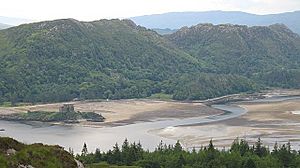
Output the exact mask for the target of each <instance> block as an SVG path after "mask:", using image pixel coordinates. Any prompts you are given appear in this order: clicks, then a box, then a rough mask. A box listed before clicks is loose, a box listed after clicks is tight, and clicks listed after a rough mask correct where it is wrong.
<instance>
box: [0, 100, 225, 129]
mask: <svg viewBox="0 0 300 168" xmlns="http://www.w3.org/2000/svg"><path fill="white" fill-rule="evenodd" d="M68 103H72V104H74V107H75V110H76V111H81V112H96V113H100V114H102V115H103V116H104V117H105V118H106V120H105V122H104V123H93V122H82V123H81V124H83V125H124V124H132V123H135V122H141V121H152V120H163V119H170V118H190V117H201V116H210V115H216V114H221V113H223V112H222V111H220V110H217V109H213V108H211V107H208V106H206V105H203V104H201V103H185V102H178V101H160V100H148V99H139V100H136V99H132V100H111V101H101V102H88V101H76V102H68ZM63 104H64V103H54V104H41V105H34V106H22V107H8V108H4V107H1V108H0V114H2V115H6V114H12V113H19V112H27V111H28V110H30V111H51V112H56V111H58V108H59V107H60V106H62V105H63Z"/></svg>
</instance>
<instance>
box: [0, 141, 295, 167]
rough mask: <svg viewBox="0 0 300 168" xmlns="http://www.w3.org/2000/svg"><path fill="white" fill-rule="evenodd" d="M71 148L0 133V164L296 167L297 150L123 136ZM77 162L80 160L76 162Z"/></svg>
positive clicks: (243, 142)
mask: <svg viewBox="0 0 300 168" xmlns="http://www.w3.org/2000/svg"><path fill="white" fill-rule="evenodd" d="M73 155H74V153H73V152H72V149H69V152H66V151H65V150H64V149H63V148H61V147H59V146H49V145H43V144H32V145H26V144H23V143H20V142H18V141H16V140H14V139H11V138H7V137H0V167H1V168H10V167H20V166H27V167H28V166H29V167H30V166H33V167H43V168H73V167H74V168H75V167H77V166H78V165H77V164H78V163H76V161H75V158H76V159H77V160H79V161H81V162H82V163H84V165H85V167H87V168H299V167H300V151H298V152H297V151H295V150H292V149H291V145H290V143H287V144H283V145H281V146H279V145H278V144H277V143H276V144H275V145H274V147H273V149H272V150H271V149H269V148H268V147H266V146H264V145H263V144H262V142H261V140H260V138H259V139H258V140H257V142H256V143H255V144H253V145H250V144H248V142H247V141H246V140H244V139H236V140H234V142H233V143H232V145H231V147H230V148H229V149H226V150H225V149H221V150H220V149H217V148H215V147H214V145H213V142H212V140H211V141H210V143H209V145H208V146H205V147H201V148H200V149H192V150H191V151H187V150H184V149H183V147H182V146H181V144H180V143H179V142H177V143H176V144H175V145H166V144H163V143H162V142H161V143H160V144H159V145H158V146H157V148H156V149H155V150H154V151H148V150H144V149H143V148H142V145H141V144H140V143H129V142H128V141H127V140H125V141H124V143H123V144H122V145H121V146H119V145H118V144H116V145H115V146H114V147H113V149H112V150H109V151H107V152H101V151H100V149H96V151H95V152H91V153H90V152H88V150H87V145H86V144H84V146H83V149H82V153H81V154H80V155H79V154H77V155H76V156H75V157H74V156H73ZM79 165H80V163H79Z"/></svg>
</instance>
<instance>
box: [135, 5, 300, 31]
mask: <svg viewBox="0 0 300 168" xmlns="http://www.w3.org/2000/svg"><path fill="white" fill-rule="evenodd" d="M299 18H300V11H296V12H287V13H281V14H270V15H255V14H249V13H244V12H227V11H209V12H173V13H165V14H155V15H146V16H138V17H132V18H131V19H132V20H133V21H134V22H135V23H136V24H138V25H141V26H145V27H147V28H151V29H154V28H158V29H165V28H169V29H179V28H181V27H184V26H192V25H197V24H199V23H212V24H226V23H231V24H239V25H248V26H266V25H271V24H276V23H282V24H285V25H287V26H288V27H289V28H290V29H291V30H292V31H294V32H296V33H298V34H300V22H299Z"/></svg>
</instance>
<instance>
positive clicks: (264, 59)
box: [0, 19, 300, 106]
mask: <svg viewBox="0 0 300 168" xmlns="http://www.w3.org/2000/svg"><path fill="white" fill-rule="evenodd" d="M299 46H300V38H299V36H298V35H296V34H294V33H292V32H291V31H290V30H289V29H287V28H286V27H285V26H283V25H272V26H269V27H246V26H237V25H218V26H213V25H210V24H204V25H198V26H194V27H191V28H182V29H180V30H179V31H177V32H176V33H173V34H171V35H168V36H165V37H164V36H161V35H158V34H157V33H155V32H154V31H152V30H148V29H146V28H143V27H140V26H137V25H135V24H134V23H133V22H132V21H130V20H117V19H114V20H100V21H94V22H79V21H76V20H73V19H64V20H55V21H48V22H39V23H32V24H26V25H21V26H17V27H13V28H9V29H5V30H0V104H3V105H10V106H15V105H17V104H18V103H19V102H31V103H36V102H62V101H70V100H72V99H74V98H76V99H80V100H82V99H128V98H146V97H151V95H153V96H152V97H153V98H163V99H168V98H170V96H167V95H172V98H173V99H178V100H185V99H207V98H212V97H216V96H223V95H226V94H233V93H239V92H247V91H253V90H255V89H257V87H256V86H255V84H254V83H253V81H256V82H257V83H259V84H261V85H266V86H275V87H287V88H299V77H298V76H299V65H300V63H299V54H300V47H299ZM285 69H286V70H285ZM292 69H293V70H292ZM278 70H280V71H279V72H278ZM281 70H282V71H281ZM277 76H279V78H276V77H277ZM248 78H249V79H248ZM251 79H253V81H252V80H251ZM4 102H10V103H9V104H7V103H4Z"/></svg>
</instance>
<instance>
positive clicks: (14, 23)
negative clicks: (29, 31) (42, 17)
mask: <svg viewBox="0 0 300 168" xmlns="http://www.w3.org/2000/svg"><path fill="white" fill-rule="evenodd" d="M31 22H32V20H29V19H23V18H14V17H5V16H0V23H2V24H7V25H12V26H18V25H20V24H24V23H31Z"/></svg>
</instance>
